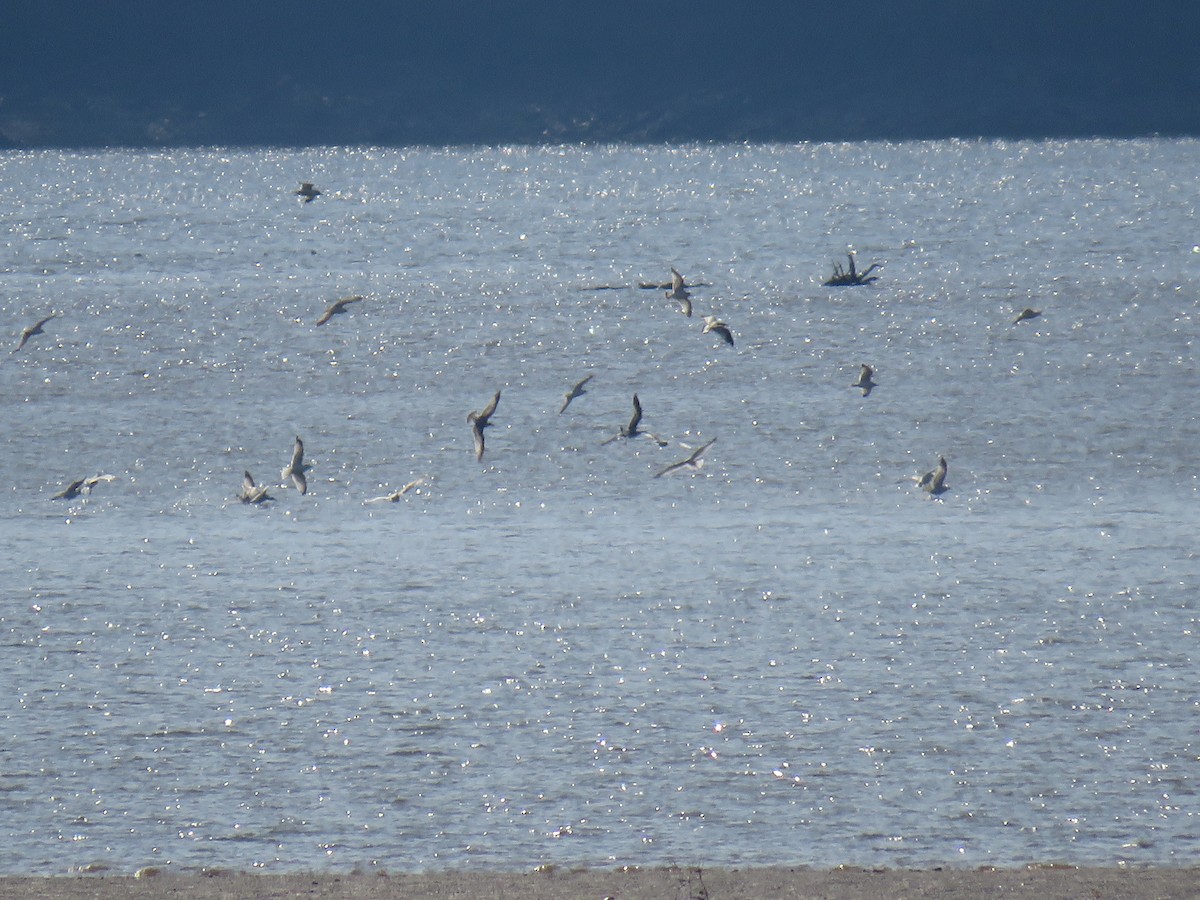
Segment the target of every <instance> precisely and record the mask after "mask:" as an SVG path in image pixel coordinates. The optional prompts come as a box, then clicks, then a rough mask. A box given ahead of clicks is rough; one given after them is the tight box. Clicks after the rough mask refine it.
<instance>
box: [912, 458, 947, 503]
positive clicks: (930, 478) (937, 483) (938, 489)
mask: <svg viewBox="0 0 1200 900" xmlns="http://www.w3.org/2000/svg"><path fill="white" fill-rule="evenodd" d="M945 482H946V457H944V456H939V457H938V464H937V467H936V468H935V469H934V470H933V471H932V472H926V473H925V474H924V475H922V476H921V477H920V479H919V480H918V481H917V486H918V487H919V488H921V490H923V491H925V492H926V493H928V494H929V495H930V496H933V497H936V496H937V495H938V494H941V493H942V492H944V491H945V490H946V483H945Z"/></svg>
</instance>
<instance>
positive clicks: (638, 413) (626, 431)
mask: <svg viewBox="0 0 1200 900" xmlns="http://www.w3.org/2000/svg"><path fill="white" fill-rule="evenodd" d="M641 421H642V401H641V400H639V399H638V395H637V394H634V395H633V415H632V416H631V417H630V419H629V424H628V425H627V426H625V427H624V428H622V429H621V430H620V431H618V432H617V433H616V434H614V435H613V436H612V437H610V438H609V439H608V440H607V441H605V442H604V443H603V444H601V445H600V446H601V447H603V446H606V445H608V444H611V443H612V442H613V441H615V440H617V439H618V438H634V437H641V436H643V435H645V436H646V437H648V438H650V440H652V441H654V443H656V444H658V446H660V447H665V446H667V442H666V441H664V440H663V439H662V438H660V437H658V436H657V435H653V434H651V433H650V432H648V431H641V430H639V429H638V425H640V424H641Z"/></svg>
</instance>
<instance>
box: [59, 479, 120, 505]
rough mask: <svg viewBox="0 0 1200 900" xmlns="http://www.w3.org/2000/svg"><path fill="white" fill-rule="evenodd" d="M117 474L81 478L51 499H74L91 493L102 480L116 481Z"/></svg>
mask: <svg viewBox="0 0 1200 900" xmlns="http://www.w3.org/2000/svg"><path fill="white" fill-rule="evenodd" d="M116 480H117V476H116V475H92V476H91V477H89V478H79V479H76V480H75V481H72V482H71V483H70V484H68V485H67V486H66V487H65V488H63V489H62V490H61V491H59V492H58V493H57V494H55V495H54V496H53V497H51V498H50V499H51V500H74V499H75V498H76V497H79V496H82V495H83V494H90V493H91V492H92V488H94V487H95V486H96V485H98V484H99V483H100V482H102V481H116Z"/></svg>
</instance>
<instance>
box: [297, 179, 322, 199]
mask: <svg viewBox="0 0 1200 900" xmlns="http://www.w3.org/2000/svg"><path fill="white" fill-rule="evenodd" d="M296 196H297V197H303V198H304V202H305V203H312V202H313V201H314V200H316V199H317V198H318V197H320V196H321V192H320V191H318V190H317V189H316V188H315V187H313V183H312V182H311V181H305V182H302V183H301V184H300V190H298V191H296Z"/></svg>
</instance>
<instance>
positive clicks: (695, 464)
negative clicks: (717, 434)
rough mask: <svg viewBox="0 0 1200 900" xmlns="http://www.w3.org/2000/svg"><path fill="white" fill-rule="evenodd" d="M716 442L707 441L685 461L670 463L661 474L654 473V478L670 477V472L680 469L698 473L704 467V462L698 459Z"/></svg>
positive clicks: (714, 440) (715, 440) (714, 439)
mask: <svg viewBox="0 0 1200 900" xmlns="http://www.w3.org/2000/svg"><path fill="white" fill-rule="evenodd" d="M716 442H717V439H716V438H713V439H712V440H711V441H709V442H708V443H707V444H705V445H704V446H702V447H697V448H696V449H695V450H693V451H692V455H691V456H689V457H688V458H687V459H682V460H680V461H679V462H677V463H671V465H669V466H667V467H666V468H665V469H663V470H662V471H661V472H657V473H655V475H654V477H655V478H662V477H663V476H664V475H670V474H671V473H672V472H678V471H679V470H680V469H685V468H686V469H692V470H694V471H699V470H700V468H701V467H703V465H704V460H702V459H701V458H700V457H701V456H702V455H703V454H704V451H705V450H707V449H708V448H709V447H711V446H712V445H713V444H715V443H716Z"/></svg>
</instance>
